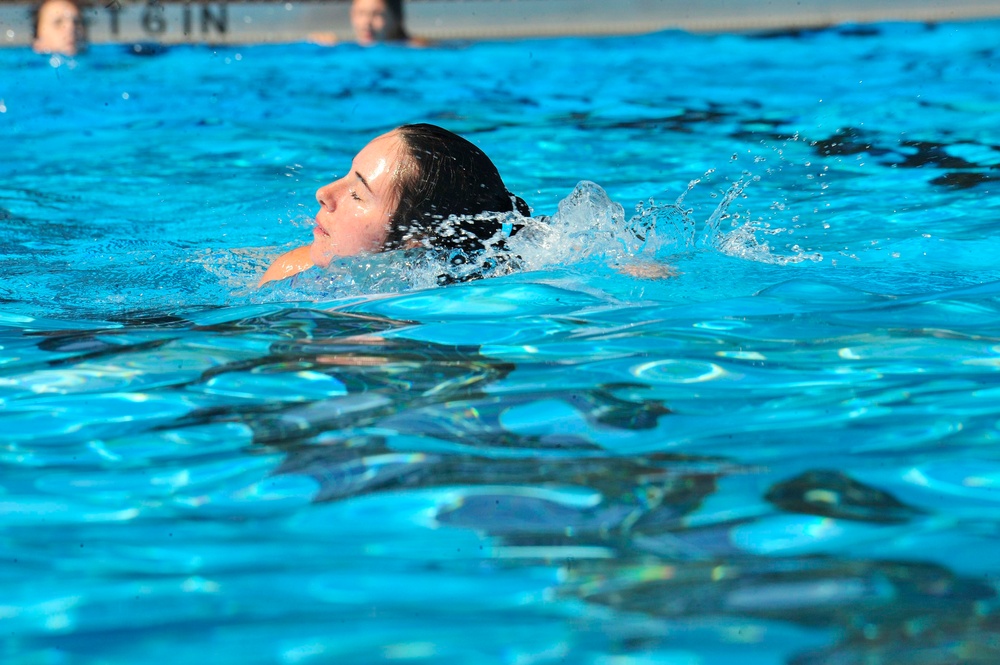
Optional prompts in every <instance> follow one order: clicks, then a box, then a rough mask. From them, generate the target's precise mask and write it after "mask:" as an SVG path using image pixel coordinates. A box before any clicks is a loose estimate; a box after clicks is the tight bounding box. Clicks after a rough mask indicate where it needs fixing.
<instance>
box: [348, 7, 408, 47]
mask: <svg viewBox="0 0 1000 665" xmlns="http://www.w3.org/2000/svg"><path fill="white" fill-rule="evenodd" d="M351 27H352V28H354V37H355V38H356V39H357V40H358V43H359V44H364V45H366V46H368V45H370V44H374V43H375V42H381V41H384V40H385V39H386V38H387V37H389V38H391V37H392V36H394V35H395V34H396V33H397V32H398V31H399V26H398V25H397V22H396V17H395V16H394V15H393V14H392V12H390V11H389V10H388V8H387V7H386V6H385V2H384V0H354V2H352V3H351Z"/></svg>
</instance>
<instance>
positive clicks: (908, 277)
mask: <svg viewBox="0 0 1000 665" xmlns="http://www.w3.org/2000/svg"><path fill="white" fill-rule="evenodd" d="M997 43H1000V23H996V22H980V23H970V24H942V25H934V26H926V25H902V24H899V25H897V24H884V25H877V26H861V27H858V26H853V27H843V28H837V29H830V30H824V31H818V32H803V33H796V34H769V35H756V36H731V35H729V36H691V35H685V34H680V33H663V34H657V35H650V36H644V37H629V38H615V39H561V40H533V41H523V42H511V43H483V44H446V45H439V46H434V47H431V48H426V49H409V48H393V47H380V48H374V49H367V50H361V49H356V48H353V47H346V46H345V47H338V48H335V49H322V48H319V47H313V46H307V45H290V46H257V47H232V48H225V49H208V48H173V49H170V50H168V51H166V52H163V53H161V54H159V55H156V56H153V57H136V56H131V55H128V54H126V53H125V52H124V51H123V50H121V49H120V48H117V47H110V46H103V47H95V48H93V49H92V50H91V52H90V53H88V54H87V55H85V56H82V57H79V58H78V59H77V60H75V61H63V62H55V63H51V62H49V61H48V60H47V59H46V58H43V57H39V56H35V55H33V54H31V53H29V52H27V51H25V50H17V49H13V50H3V51H0V68H2V71H3V76H2V77H0V100H2V101H0V132H2V138H3V141H2V142H3V152H4V158H3V159H2V160H0V176H2V177H0V228H2V230H3V233H2V234H0V265H2V267H3V273H4V274H3V279H2V280H0V538H2V550H0V551H2V556H0V588H2V589H3V593H2V595H0V630H2V633H3V639H2V640H0V655H2V656H3V660H4V662H5V663H14V664H29V663H30V664H36V663H74V664H75V663H134V662H161V661H162V662H167V661H170V662H174V661H178V662H181V661H184V660H187V661H190V662H200V661H205V660H206V659H208V660H211V661H212V662H216V663H239V664H245V663H333V662H336V663H372V662H418V663H503V664H508V663H510V664H528V663H556V662H573V663H595V664H597V663H600V664H608V665H610V664H612V663H615V664H617V663H677V664H684V665H688V664H716V663H720V664H722V663H732V662H734V661H735V660H736V659H739V662H745V663H748V664H751V663H752V664H757V663H795V664H797V665H806V664H817V665H818V664H820V663H838V664H839V663H843V664H851V663H866V664H872V663H878V664H882V663H885V664H889V663H900V662H906V663H919V664H920V665H925V664H936V663H942V664H944V663H956V662H963V663H984V664H985V663H995V662H997V661H998V660H1000V647H998V645H1000V595H998V584H1000V576H998V573H1000V557H998V556H997V552H998V551H1000V550H998V545H1000V519H998V515H1000V510H998V508H1000V505H998V504H1000V453H998V452H997V451H998V449H997V448H995V447H994V446H996V445H997V443H998V440H1000V406H998V404H1000V371H998V370H1000V267H998V265H997V262H996V255H997V251H998V247H1000V233H998V232H997V231H996V230H995V227H996V220H997V218H998V211H1000V203H998V197H997V195H996V190H997V187H998V183H997V179H998V177H1000V170H998V166H1000V125H998V123H997V118H998V114H1000V89H998V88H997V86H996V81H997V77H996V69H995V68H996V64H995V63H996V62H998V61H1000V60H998V55H1000V51H998V48H997V47H996V46H995V45H996V44H997ZM418 121H430V122H436V123H438V124H442V125H444V126H447V127H449V128H450V129H453V130H454V131H457V132H459V133H461V134H463V135H465V136H467V137H469V138H470V139H471V140H473V141H475V142H476V143H477V144H479V145H480V146H482V147H483V149H484V150H485V151H486V152H487V153H488V154H489V155H491V157H493V159H494V161H495V162H496V163H497V165H498V167H499V169H500V171H501V173H502V174H503V175H504V178H505V180H506V181H507V183H508V185H509V186H510V188H511V190H512V191H514V192H516V193H518V194H520V195H521V196H523V197H524V198H525V199H526V200H527V201H528V202H529V204H530V205H532V206H533V209H534V210H535V212H536V214H538V215H540V216H541V215H545V216H549V219H548V220H547V221H539V222H537V223H533V224H531V225H529V229H528V231H527V232H525V233H524V234H519V235H518V236H517V237H515V238H514V239H512V241H511V242H512V244H514V243H515V241H516V246H515V249H516V250H517V251H518V253H519V254H520V255H521V256H522V258H523V263H524V265H523V266H522V269H521V270H520V271H518V272H516V273H514V274H509V275H506V276H501V277H496V278H494V279H487V280H481V281H476V282H469V283H466V284H460V285H456V286H449V287H436V286H434V283H435V276H436V273H435V271H434V269H433V267H430V266H426V265H423V264H421V263H420V262H419V261H414V260H412V257H400V256H379V257H367V258H358V259H354V260H349V261H345V262H344V263H343V264H341V265H337V266H333V267H332V268H331V269H330V270H329V271H313V272H311V273H307V274H304V275H302V276H301V277H300V278H298V279H296V280H294V281H292V282H290V283H282V284H279V285H276V286H270V287H267V288H265V289H262V290H260V291H258V290H257V289H255V288H254V283H255V282H256V279H257V278H258V276H259V275H260V273H261V272H262V271H263V269H264V268H265V267H266V265H267V262H268V260H269V259H270V258H271V257H273V256H275V255H276V254H278V253H279V252H281V251H283V250H284V249H287V248H290V247H292V246H294V245H295V244H297V243H301V242H304V241H305V240H306V239H308V238H309V237H310V235H309V227H310V217H311V215H312V214H313V213H314V211H315V202H314V200H313V192H314V190H315V189H316V187H318V186H319V185H321V184H324V183H326V182H328V181H329V180H330V179H331V178H332V177H333V176H334V175H335V174H337V173H342V172H343V170H344V169H345V168H347V166H348V165H349V163H350V159H351V157H352V156H353V154H354V153H355V152H357V150H359V149H360V148H361V147H362V146H363V145H364V144H365V142H367V140H369V139H370V138H371V137H372V136H374V135H376V134H379V133H381V132H383V131H385V130H387V129H389V128H391V127H393V126H395V125H398V124H402V123H405V122H418ZM665 265H669V266H671V267H672V270H673V272H675V273H676V274H675V275H674V276H667V274H666V272H665V271H664V269H663V266H665Z"/></svg>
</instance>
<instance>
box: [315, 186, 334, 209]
mask: <svg viewBox="0 0 1000 665" xmlns="http://www.w3.org/2000/svg"><path fill="white" fill-rule="evenodd" d="M333 194H334V192H333V183H332V182H331V183H330V184H328V185H323V186H322V187H320V188H319V189H317V190H316V202H317V203H319V204H320V206H322V207H323V209H324V210H326V211H328V212H333V209H334V208H335V207H336V203H335V202H334V197H333Z"/></svg>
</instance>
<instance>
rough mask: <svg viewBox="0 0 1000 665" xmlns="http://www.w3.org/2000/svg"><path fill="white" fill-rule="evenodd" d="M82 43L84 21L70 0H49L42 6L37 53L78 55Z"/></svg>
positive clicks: (36, 46) (36, 40)
mask: <svg viewBox="0 0 1000 665" xmlns="http://www.w3.org/2000/svg"><path fill="white" fill-rule="evenodd" d="M82 43H83V19H82V18H81V17H80V10H79V9H77V7H76V5H74V4H73V3H72V2H69V1H68V0H49V2H46V3H45V4H43V5H42V6H41V8H40V9H39V10H38V36H37V37H36V38H35V44H34V49H35V51H37V52H39V53H61V54H62V55H76V52H77V50H78V49H79V48H80V45H81V44H82Z"/></svg>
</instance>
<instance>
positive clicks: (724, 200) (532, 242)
mask: <svg viewBox="0 0 1000 665" xmlns="http://www.w3.org/2000/svg"><path fill="white" fill-rule="evenodd" d="M709 175H711V172H708V173H706V174H705V176H706V177H707V176H709ZM754 180H756V177H755V176H752V175H750V174H748V173H744V174H743V176H741V177H740V178H739V179H737V180H736V181H734V182H732V183H731V184H730V185H729V187H728V189H727V190H726V191H725V192H724V193H723V195H722V197H721V199H720V201H719V202H718V204H717V205H716V206H715V208H714V209H713V210H712V211H711V213H710V214H709V215H708V217H707V218H706V219H705V220H704V221H702V222H699V221H698V220H697V219H696V218H695V214H694V209H693V208H692V207H690V206H688V205H687V204H686V199H687V198H688V197H689V195H690V194H691V193H692V192H693V191H694V190H695V188H696V187H697V185H698V184H699V183H701V182H702V179H701V178H699V179H695V180H692V181H691V182H689V183H688V185H687V187H686V188H685V190H684V191H683V192H682V193H681V194H680V196H678V197H677V199H676V200H674V201H671V202H667V203H658V202H657V201H656V200H654V199H652V198H650V199H649V200H647V201H640V202H639V203H637V204H636V205H635V208H634V210H635V213H634V214H633V215H631V216H630V217H627V218H626V214H625V208H624V207H623V206H622V205H621V204H619V203H617V202H615V201H613V200H612V199H611V197H610V196H608V194H607V192H606V191H605V190H604V189H603V188H602V187H601V186H600V185H598V184H596V183H594V182H590V181H586V180H585V181H582V182H580V183H579V184H577V186H576V187H575V188H574V189H573V191H572V192H570V194H569V196H567V197H566V198H565V199H563V200H562V201H560V202H559V205H558V208H557V210H556V213H555V214H554V215H552V216H551V217H546V216H538V217H522V216H521V215H519V214H517V213H516V212H511V213H507V215H506V216H505V217H503V218H501V222H502V230H501V231H500V232H498V233H497V234H496V236H494V237H493V238H491V239H489V240H488V241H486V242H485V243H484V244H485V245H486V246H487V247H486V249H485V250H483V251H482V252H479V253H476V254H469V253H467V252H464V251H462V250H459V249H456V250H452V251H447V252H427V251H426V250H406V251H397V252H386V253H382V254H375V255H365V256H360V257H348V258H343V259H338V260H336V261H334V262H333V263H332V264H331V265H330V266H328V267H327V268H326V269H324V270H322V271H316V270H313V271H308V272H306V273H303V274H302V275H298V276H296V277H294V278H292V279H289V280H285V281H284V282H282V283H280V284H278V285H276V286H274V287H270V288H269V289H268V291H267V295H266V296H265V297H264V298H263V299H264V300H267V301H274V300H276V299H279V300H280V299H291V300H294V299H296V298H299V297H302V296H306V297H309V298H313V299H314V298H317V297H325V298H340V297H347V296H359V295H364V294H391V293H399V292H401V291H405V290H413V289H426V288H433V287H436V286H441V285H444V284H451V283H456V282H466V281H470V280H473V279H478V278H482V277H496V276H501V275H505V274H509V273H511V272H515V271H544V270H551V269H558V268H564V267H567V266H581V265H583V266H585V265H588V264H595V263H596V264H600V265H604V266H607V267H610V268H612V269H614V270H617V271H619V272H623V273H625V274H629V275H632V276H635V277H645V278H651V277H669V276H672V275H673V274H675V272H674V271H673V269H672V268H671V265H672V264H673V263H675V262H676V261H678V260H683V259H684V258H685V257H686V256H688V255H690V254H691V253H693V252H718V253H721V254H725V255H728V256H734V257H739V258H742V259H746V260H749V261H754V262H758V263H770V264H779V265H785V264H790V263H799V262H802V261H807V260H809V261H821V260H822V258H823V257H822V255H820V254H818V253H813V254H808V253H805V252H803V251H801V250H799V249H798V248H797V247H795V248H793V252H794V253H793V254H779V253H777V252H775V251H774V250H773V249H772V247H771V246H770V245H769V244H768V242H767V241H766V240H761V237H762V236H765V237H766V236H776V235H781V234H784V233H785V232H786V230H785V229H783V228H764V227H763V226H762V225H761V224H758V223H754V222H751V221H748V220H745V219H744V220H743V221H742V223H741V224H739V225H738V226H735V225H733V226H731V228H729V229H725V228H724V226H725V225H726V222H727V221H730V224H735V223H738V222H740V220H741V218H742V216H741V214H740V213H735V214H734V213H732V212H731V211H730V208H731V207H732V205H733V203H734V202H735V201H737V200H738V199H739V198H741V197H742V196H743V195H744V190H745V189H746V188H747V186H748V185H749V184H750V183H751V182H753V181H754ZM461 221H463V220H461V219H460V218H455V219H454V222H455V224H456V225H458V224H459V223H460V222H461Z"/></svg>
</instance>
